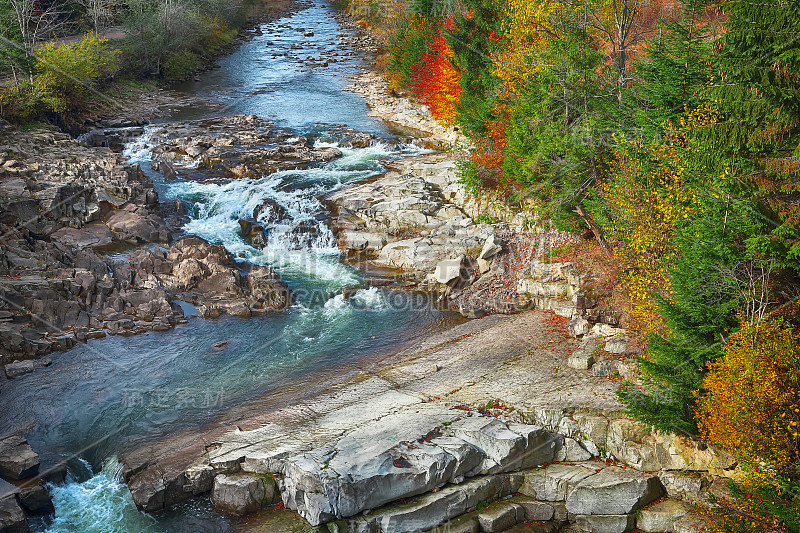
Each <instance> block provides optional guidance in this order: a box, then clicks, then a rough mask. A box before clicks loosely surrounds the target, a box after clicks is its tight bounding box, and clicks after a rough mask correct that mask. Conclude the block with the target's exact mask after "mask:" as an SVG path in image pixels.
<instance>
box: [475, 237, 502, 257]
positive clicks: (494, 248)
mask: <svg viewBox="0 0 800 533" xmlns="http://www.w3.org/2000/svg"><path fill="white" fill-rule="evenodd" d="M502 251H503V246H502V244H500V242H499V241H498V239H497V237H496V236H495V234H494V233H493V234H491V235H489V237H488V238H487V239H486V242H485V243H484V244H483V249H481V253H480V254H479V255H478V259H484V260H486V259H491V258H492V257H494V256H496V255H497V254H499V253H500V252H502Z"/></svg>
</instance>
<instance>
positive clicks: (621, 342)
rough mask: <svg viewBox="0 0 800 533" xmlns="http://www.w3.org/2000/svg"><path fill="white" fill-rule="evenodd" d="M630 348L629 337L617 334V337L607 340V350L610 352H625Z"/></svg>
mask: <svg viewBox="0 0 800 533" xmlns="http://www.w3.org/2000/svg"><path fill="white" fill-rule="evenodd" d="M627 348H628V339H626V338H625V337H622V336H620V335H617V336H615V337H611V338H610V339H608V340H607V341H606V346H605V348H604V349H605V351H607V352H608V353H613V354H621V353H625V350H626V349H627Z"/></svg>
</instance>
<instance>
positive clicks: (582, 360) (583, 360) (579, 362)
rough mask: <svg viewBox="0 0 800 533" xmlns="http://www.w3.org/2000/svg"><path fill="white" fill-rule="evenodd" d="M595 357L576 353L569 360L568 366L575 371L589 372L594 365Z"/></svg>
mask: <svg viewBox="0 0 800 533" xmlns="http://www.w3.org/2000/svg"><path fill="white" fill-rule="evenodd" d="M594 361H595V358H594V355H592V354H587V353H584V352H576V353H573V354H571V355H570V356H569V357H568V358H567V366H568V367H570V368H574V369H575V370H589V369H590V368H592V365H594Z"/></svg>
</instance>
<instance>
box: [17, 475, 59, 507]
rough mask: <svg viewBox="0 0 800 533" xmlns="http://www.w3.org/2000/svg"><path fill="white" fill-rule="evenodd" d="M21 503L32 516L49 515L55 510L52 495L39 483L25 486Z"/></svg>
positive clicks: (20, 498) (20, 496) (20, 497)
mask: <svg viewBox="0 0 800 533" xmlns="http://www.w3.org/2000/svg"><path fill="white" fill-rule="evenodd" d="M19 502H20V504H22V507H23V508H24V509H25V510H26V511H27V512H28V513H30V514H49V513H52V512H53V510H54V509H53V501H52V500H51V499H50V493H49V492H47V489H46V488H44V487H43V486H42V485H41V484H40V483H38V482H37V483H30V484H25V485H24V486H23V487H22V489H21V491H20V494H19Z"/></svg>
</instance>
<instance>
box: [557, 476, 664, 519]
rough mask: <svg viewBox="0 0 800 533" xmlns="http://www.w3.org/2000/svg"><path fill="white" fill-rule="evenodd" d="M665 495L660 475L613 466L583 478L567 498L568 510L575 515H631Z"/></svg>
mask: <svg viewBox="0 0 800 533" xmlns="http://www.w3.org/2000/svg"><path fill="white" fill-rule="evenodd" d="M660 495H661V483H660V482H659V481H658V478H657V477H656V476H653V475H650V474H646V473H643V472H636V471H633V470H630V469H626V470H624V469H622V468H618V467H609V468H605V469H603V470H601V471H600V472H598V473H597V474H595V475H592V476H589V477H587V478H585V479H583V480H582V481H581V482H580V483H578V484H577V485H575V488H574V489H573V490H572V492H570V494H569V496H568V497H567V500H566V503H567V511H569V512H570V513H575V514H586V515H589V514H606V515H607V514H627V513H630V512H632V511H634V510H636V509H640V508H642V507H643V506H645V505H647V504H648V503H650V502H651V501H653V500H655V499H656V498H658V497H659V496H660Z"/></svg>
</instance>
